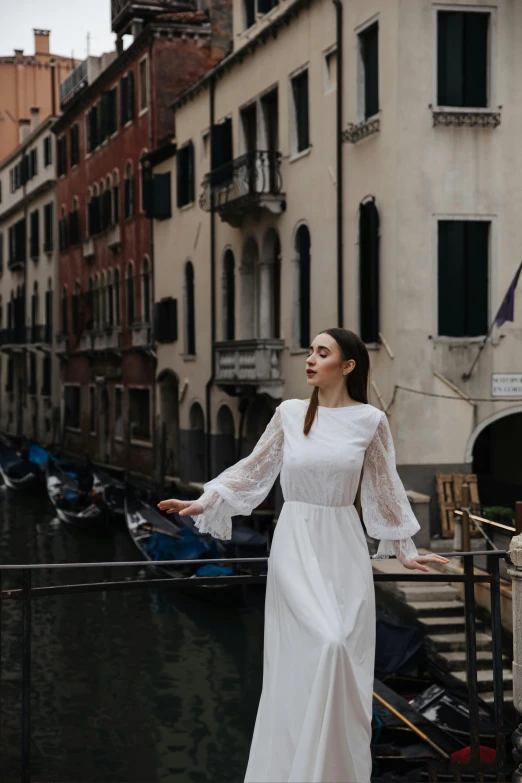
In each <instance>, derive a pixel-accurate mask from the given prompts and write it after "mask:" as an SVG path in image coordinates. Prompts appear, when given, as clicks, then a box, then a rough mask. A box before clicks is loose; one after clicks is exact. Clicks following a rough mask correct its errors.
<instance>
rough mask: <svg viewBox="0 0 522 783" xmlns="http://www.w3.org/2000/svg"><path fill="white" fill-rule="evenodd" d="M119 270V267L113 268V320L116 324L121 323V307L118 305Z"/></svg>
mask: <svg viewBox="0 0 522 783" xmlns="http://www.w3.org/2000/svg"><path fill="white" fill-rule="evenodd" d="M120 301H121V299H120V272H119V269H115V270H114V320H115V323H116V326H119V325H120V324H121V307H120Z"/></svg>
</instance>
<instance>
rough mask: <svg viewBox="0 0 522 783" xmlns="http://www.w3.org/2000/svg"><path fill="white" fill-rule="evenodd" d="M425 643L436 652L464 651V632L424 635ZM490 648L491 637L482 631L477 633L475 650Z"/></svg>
mask: <svg viewBox="0 0 522 783" xmlns="http://www.w3.org/2000/svg"><path fill="white" fill-rule="evenodd" d="M426 641H428V643H429V644H430V645H431V646H432V648H435V650H436V651H437V652H439V651H440V650H447V651H448V652H451V651H453V652H457V651H460V650H465V649H466V635H465V633H464V631H458V632H453V633H451V632H450V633H429V634H426ZM491 647H492V639H491V636H490V635H489V634H487V633H483V632H482V631H477V650H491Z"/></svg>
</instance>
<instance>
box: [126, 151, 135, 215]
mask: <svg viewBox="0 0 522 783" xmlns="http://www.w3.org/2000/svg"><path fill="white" fill-rule="evenodd" d="M133 215H134V176H133V173H132V163H130V162H129V163H127V165H126V166H125V182H124V185H123V216H124V218H125V219H128V218H131V217H132V216H133Z"/></svg>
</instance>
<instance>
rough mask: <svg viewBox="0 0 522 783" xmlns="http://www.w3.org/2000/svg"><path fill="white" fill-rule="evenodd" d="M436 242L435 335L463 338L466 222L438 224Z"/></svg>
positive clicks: (454, 221)
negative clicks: (436, 327)
mask: <svg viewBox="0 0 522 783" xmlns="http://www.w3.org/2000/svg"><path fill="white" fill-rule="evenodd" d="M438 238H439V247H438V267H439V268H438V300H439V301H438V316H439V328H438V333H439V335H446V336H448V337H463V336H464V335H465V334H466V324H465V303H466V299H465V297H466V288H465V253H466V242H465V222H464V221H461V220H440V221H439V226H438Z"/></svg>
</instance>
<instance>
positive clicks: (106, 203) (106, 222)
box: [102, 177, 112, 230]
mask: <svg viewBox="0 0 522 783" xmlns="http://www.w3.org/2000/svg"><path fill="white" fill-rule="evenodd" d="M102 216H103V220H102V228H103V229H104V230H105V229H106V228H109V226H111V225H112V192H111V178H110V177H106V178H105V186H104V189H103V201H102Z"/></svg>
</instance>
